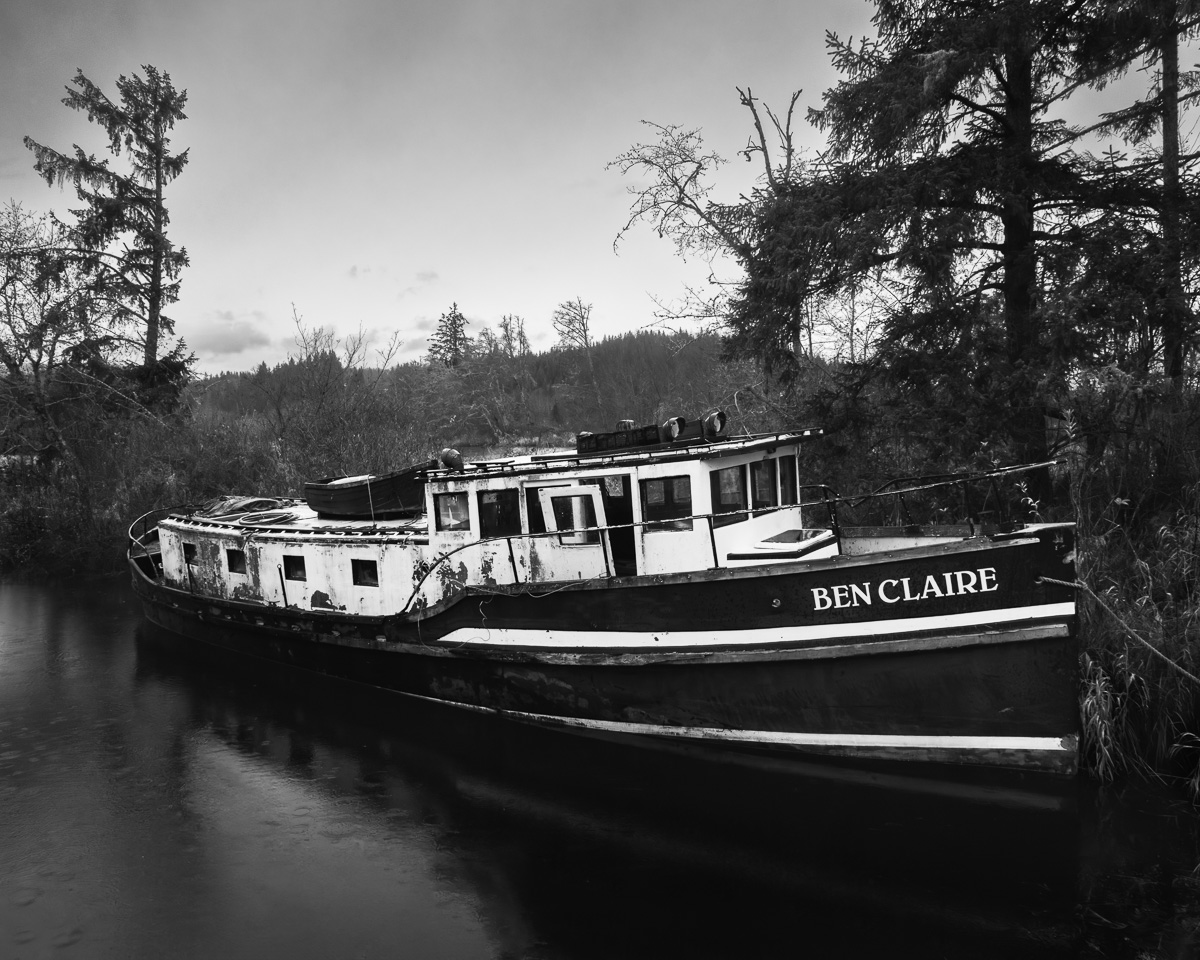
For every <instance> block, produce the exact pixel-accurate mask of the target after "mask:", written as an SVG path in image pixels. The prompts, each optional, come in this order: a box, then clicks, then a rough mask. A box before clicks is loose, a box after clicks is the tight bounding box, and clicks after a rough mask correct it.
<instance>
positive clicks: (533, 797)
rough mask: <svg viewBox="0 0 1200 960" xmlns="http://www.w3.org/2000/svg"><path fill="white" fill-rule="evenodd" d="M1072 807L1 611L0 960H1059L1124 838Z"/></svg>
mask: <svg viewBox="0 0 1200 960" xmlns="http://www.w3.org/2000/svg"><path fill="white" fill-rule="evenodd" d="M1089 804H1091V805H1089ZM1094 809H1095V808H1094V803H1093V801H1091V800H1087V801H1085V803H1084V810H1085V815H1084V816H1083V817H1081V816H1080V811H1079V809H1078V808H1075V807H1073V806H1072V805H1070V804H1067V805H1066V806H1063V807H1053V806H1051V807H1049V808H1045V809H1040V810H1035V811H1017V810H1012V809H1008V808H1004V807H999V806H996V807H992V806H987V805H974V804H957V803H956V804H947V803H944V802H941V801H935V800H930V799H928V798H915V797H912V796H907V795H903V796H902V795H898V794H892V793H890V792H888V791H883V790H872V789H869V788H865V787H861V786H859V787H852V788H849V789H846V788H843V787H840V786H837V785H835V784H829V783H823V782H811V783H809V782H804V781H794V780H789V781H788V782H787V783H779V782H777V781H773V780H770V779H765V778H763V779H756V778H751V777H749V776H748V775H745V776H743V775H734V774H730V773H713V772H710V771H698V770H695V769H691V768H687V767H682V766H678V765H673V764H672V763H670V762H668V761H666V760H660V759H657V758H649V757H641V756H639V757H638V758H636V759H635V758H631V757H629V756H628V755H627V754H626V753H624V752H622V751H611V750H608V749H605V748H597V747H593V746H589V745H588V744H586V743H584V742H581V741H577V740H575V739H574V738H571V737H567V736H563V735H557V734H547V733H540V732H531V731H524V730H521V729H515V728H514V729H510V728H509V727H508V726H507V725H504V724H496V723H495V722H491V721H487V720H485V719H479V718H473V717H464V716H461V715H459V714H458V713H457V712H456V711H448V710H444V709H437V708H430V707H414V706H412V705H409V704H407V703H404V702H402V701H400V700H399V699H398V698H395V697H392V696H388V695H382V694H377V693H374V692H371V691H365V690H361V689H357V688H350V687H347V686H343V685H339V684H334V683H330V682H328V681H324V680H322V679H320V678H306V677H299V676H292V675H281V674H280V673H279V672H277V671H272V670H264V669H261V668H258V667H252V666H248V665H244V664H238V663H234V664H231V663H230V662H229V661H228V660H224V661H221V660H201V659H197V657H196V656H195V655H183V654H181V653H180V652H178V651H177V650H175V649H173V648H172V647H171V646H170V644H169V638H166V637H164V636H163V635H162V634H160V633H159V632H158V631H155V630H153V629H152V628H150V627H149V626H148V625H146V624H144V623H143V622H142V621H141V619H140V614H139V612H138V610H137V608H136V605H135V604H134V601H133V599H132V597H131V595H130V593H129V590H128V588H127V586H126V584H125V582H124V581H123V580H112V581H103V582H99V583H91V584H87V585H84V586H82V587H71V588H67V587H64V586H53V585H49V586H47V585H3V586H0V960H8V958H14V960H15V958H20V960H25V958H41V957H54V958H60V957H62V958H70V957H86V958H93V957H113V958H118V957H119V958H142V957H145V958H161V957H179V958H193V957H194V958H221V960H236V958H242V957H246V958H250V957H254V958H261V957H288V958H295V960H304V958H317V957H320V958H364V957H369V958H374V957H405V958H418V960H419V958H447V960H459V958H474V957H512V958H517V957H521V958H525V957H529V958H642V957H645V958H650V957H653V958H667V957H688V958H710V957H711V958H730V957H739V958H741V957H779V956H837V957H857V956H864V957H865V956H871V957H878V956H896V955H901V956H905V955H912V956H929V957H941V956H948V957H960V956H961V957H967V956H970V957H1012V956H1022V957H1038V956H1064V957H1065V956H1075V955H1077V954H1078V953H1079V951H1080V948H1081V945H1082V946H1083V947H1084V948H1090V949H1094V948H1095V942H1096V938H1095V937H1092V939H1091V940H1089V939H1088V938H1089V937H1090V936H1091V933H1090V932H1089V931H1092V930H1095V929H1096V928H1097V925H1100V926H1101V927H1103V929H1104V930H1108V931H1112V930H1116V929H1117V928H1114V927H1111V926H1104V925H1103V924H1102V923H1101V921H1103V922H1104V923H1107V924H1112V923H1114V922H1117V923H1119V922H1121V921H1120V919H1119V918H1118V920H1116V921H1114V920H1112V917H1111V916H1103V915H1101V919H1100V920H1096V919H1087V917H1088V914H1087V913H1086V912H1085V910H1086V909H1091V908H1092V907H1095V906H1096V905H1097V904H1100V903H1101V900H1096V899H1093V900H1092V901H1088V903H1087V904H1083V905H1082V907H1081V903H1080V890H1081V889H1083V888H1086V890H1087V891H1088V896H1093V898H1094V897H1095V892H1096V891H1097V890H1099V889H1100V886H1097V879H1096V878H1097V877H1098V876H1102V875H1103V870H1100V871H1099V872H1098V871H1097V868H1096V866H1095V865H1096V864H1097V863H1100V862H1104V863H1109V862H1111V863H1119V864H1126V865H1127V864H1128V862H1129V860H1128V858H1127V854H1128V851H1129V850H1130V849H1133V848H1134V847H1136V846H1137V845H1138V843H1140V842H1141V841H1142V840H1144V838H1137V837H1134V838H1133V839H1128V838H1127V839H1126V840H1125V841H1124V842H1122V841H1120V840H1117V841H1113V840H1112V838H1113V837H1114V836H1118V835H1120V836H1124V834H1121V831H1119V830H1116V829H1114V828H1113V827H1112V825H1111V824H1109V825H1107V826H1104V827H1097V823H1099V821H1100V820H1102V819H1103V818H1097V817H1095V816H1093V815H1091V814H1090V813H1088V811H1092V810H1094ZM1081 824H1082V827H1081ZM1104 831H1107V832H1104ZM1135 841H1136V842H1135ZM1123 857H1126V858H1127V859H1125V860H1123V859H1122V858H1123ZM1081 878H1082V880H1081ZM1081 884H1082V887H1081ZM1168 884H1169V879H1168ZM1120 896H1123V894H1121V895H1120ZM1118 899H1119V897H1118ZM1101 907H1102V910H1105V909H1107V907H1103V905H1102V904H1101ZM1092 913H1093V914H1096V913H1097V911H1095V910H1092ZM1081 916H1082V917H1084V918H1085V919H1084V920H1083V921H1081V919H1080V918H1081ZM1089 924H1090V925H1091V926H1090V927H1089ZM1114 937H1115V938H1116V939H1114ZM1119 939H1120V937H1119V936H1117V934H1115V933H1114V934H1111V935H1109V940H1108V941H1105V942H1106V943H1116V942H1118V941H1119ZM1126 939H1128V938H1126ZM1181 955H1182V954H1181Z"/></svg>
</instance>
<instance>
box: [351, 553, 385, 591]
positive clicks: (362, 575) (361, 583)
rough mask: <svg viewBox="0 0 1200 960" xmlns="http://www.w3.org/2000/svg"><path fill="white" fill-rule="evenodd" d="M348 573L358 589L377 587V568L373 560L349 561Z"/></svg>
mask: <svg viewBox="0 0 1200 960" xmlns="http://www.w3.org/2000/svg"><path fill="white" fill-rule="evenodd" d="M350 573H351V575H352V576H353V577H354V585H355V586H358V587H377V586H379V568H378V567H377V566H376V565H375V561H374V560H351V561H350Z"/></svg>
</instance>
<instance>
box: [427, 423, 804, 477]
mask: <svg viewBox="0 0 1200 960" xmlns="http://www.w3.org/2000/svg"><path fill="white" fill-rule="evenodd" d="M824 435H825V430H824V428H822V427H808V428H805V429H803V430H792V431H787V432H783V433H755V434H746V435H745V436H741V437H728V438H721V439H716V440H712V439H699V438H697V439H694V440H689V441H686V442H670V443H660V444H655V445H653V446H642V447H626V448H622V449H617V450H602V451H595V452H590V453H579V452H577V451H574V450H563V451H561V452H555V453H541V454H529V455H525V456H520V457H507V458H502V459H496V460H473V461H470V462H469V463H464V464H463V465H462V467H461V468H455V467H448V466H441V467H430V468H429V471H428V474H427V477H428V479H430V480H473V479H479V478H485V477H502V476H511V475H514V474H534V473H550V472H559V471H563V470H601V469H604V470H607V469H613V468H630V467H636V466H643V465H645V464H651V463H670V462H673V461H679V460H712V459H716V458H718V457H732V456H737V455H738V454H744V453H754V452H756V451H758V450H773V449H775V448H777V447H782V446H789V445H793V444H800V443H803V442H805V441H807V440H816V439H817V438H819V437H823V436H824Z"/></svg>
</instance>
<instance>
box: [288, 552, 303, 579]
mask: <svg viewBox="0 0 1200 960" xmlns="http://www.w3.org/2000/svg"><path fill="white" fill-rule="evenodd" d="M283 576H284V577H285V578H286V579H288V580H307V579H308V577H307V576H306V575H305V572H304V558H303V557H296V556H292V555H290V554H287V553H285V554H284V555H283Z"/></svg>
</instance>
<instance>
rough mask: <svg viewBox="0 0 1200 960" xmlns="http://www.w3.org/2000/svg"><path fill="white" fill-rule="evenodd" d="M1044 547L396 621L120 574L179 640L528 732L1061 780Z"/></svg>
mask: <svg viewBox="0 0 1200 960" xmlns="http://www.w3.org/2000/svg"><path fill="white" fill-rule="evenodd" d="M1058 539H1059V542H1057V543H1056V542H1055V538H1054V536H1053V535H1051V534H1047V535H1045V536H1042V537H1040V538H1039V537H1026V538H1023V539H1016V540H1013V541H1012V542H1007V543H1005V542H1001V543H992V542H982V543H971V544H965V545H964V544H954V545H947V546H945V547H938V548H936V549H933V550H930V551H928V553H927V554H926V555H924V556H922V557H919V558H914V557H913V556H912V555H911V554H909V555H905V556H903V557H901V556H899V555H897V556H894V557H888V556H886V555H884V556H873V557H871V558H869V559H863V560H859V561H856V560H854V559H850V560H849V562H847V561H846V560H845V558H842V559H840V560H839V561H828V562H821V561H817V562H813V563H809V564H783V565H774V566H771V567H759V568H743V569H738V570H728V569H726V570H719V571H701V572H696V573H691V574H686V575H674V576H658V577H634V578H625V579H621V580H617V581H605V582H603V583H602V584H589V583H586V582H583V583H564V584H560V585H558V586H557V587H549V586H547V585H545V584H539V585H537V590H536V592H534V591H531V590H529V589H521V588H520V587H516V586H512V587H503V588H501V587H495V588H490V589H487V590H478V589H470V588H465V589H463V590H462V591H460V593H458V594H457V595H456V597H455V598H454V601H453V602H450V603H448V604H446V605H443V606H442V607H440V608H439V609H436V610H432V609H431V610H426V611H419V612H417V613H413V614H410V615H405V616H400V615H397V616H390V617H362V616H350V615H346V614H341V613H338V612H336V611H328V612H327V611H319V612H318V611H312V610H300V609H295V608H281V607H278V606H273V607H264V606H263V605H262V604H254V603H245V602H238V601H232V600H218V599H214V598H211V597H198V596H192V595H191V594H189V593H188V592H187V591H184V590H179V589H175V588H171V587H168V586H165V585H163V584H162V583H160V582H155V581H153V580H151V579H150V578H149V577H147V576H146V572H145V570H144V568H143V567H142V566H140V565H138V564H137V563H134V562H132V561H131V569H132V573H133V581H134V587H135V589H136V591H137V593H138V595H139V596H140V597H141V599H142V602H143V604H144V606H145V609H146V614H147V616H148V618H149V619H150V620H151V621H153V622H155V623H157V624H158V625H160V626H162V627H164V628H165V629H167V630H169V631H171V632H173V633H175V634H178V635H180V636H183V637H186V638H189V639H193V640H197V641H202V642H204V643H207V644H211V645H214V646H217V647H220V648H224V649H227V650H231V651H237V652H238V653H243V654H250V655H253V656H257V657H261V658H265V659H268V660H272V661H277V662H281V663H287V664H291V665H294V666H297V667H301V668H304V669H307V670H312V671H316V672H318V673H323V674H327V675H330V676H335V677H339V678H342V679H346V680H351V681H356V682H360V683H367V684H371V685H373V686H377V687H383V688H387V689H390V690H393V691H396V692H398V693H401V694H405V695H407V696H411V697H418V698H422V699H427V700H432V701H438V702H442V703H446V704H450V705H453V706H456V707H460V708H465V709H470V710H476V711H484V712H490V713H496V714H499V715H502V716H506V717H509V718H511V719H514V720H519V721H522V722H527V723H535V724H540V725H543V726H547V727H557V728H561V729H566V730H571V731H574V732H577V733H584V734H587V735H590V736H596V737H603V738H611V739H621V740H625V741H629V742H640V743H644V744H650V745H655V746H660V747H661V746H664V745H670V746H680V747H686V748H687V749H692V750H697V751H702V752H711V753H713V754H721V755H731V754H738V755H741V756H748V757H757V758H763V759H770V760H773V761H778V760H786V759H787V758H806V759H813V758H822V759H826V760H829V761H832V762H835V763H847V762H853V763H866V764H869V765H871V764H873V765H885V766H890V767H894V768H898V769H905V770H912V769H915V768H923V769H925V770H927V771H932V772H933V773H935V774H940V773H942V772H945V771H946V770H949V769H953V770H958V771H970V770H974V771H981V770H990V771H999V770H1005V771H1013V772H1023V773H1036V774H1039V775H1042V774H1044V775H1048V776H1052V777H1070V776H1071V775H1073V774H1074V772H1075V769H1076V760H1077V736H1076V734H1077V730H1078V726H1079V722H1078V712H1077V705H1076V696H1077V691H1076V676H1077V649H1076V641H1075V607H1074V597H1073V591H1072V590H1071V589H1070V588H1069V587H1068V586H1065V585H1062V584H1057V583H1054V582H1045V581H1044V580H1042V578H1039V577H1037V576H1035V575H1034V574H1035V572H1036V571H1038V570H1043V571H1050V572H1053V571H1055V570H1056V567H1055V565H1056V564H1058V565H1061V563H1062V560H1061V554H1062V553H1063V552H1064V550H1065V549H1066V547H1065V545H1064V544H1063V543H1062V542H1061V535H1059V538H1058ZM1039 580H1041V581H1042V582H1039Z"/></svg>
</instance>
